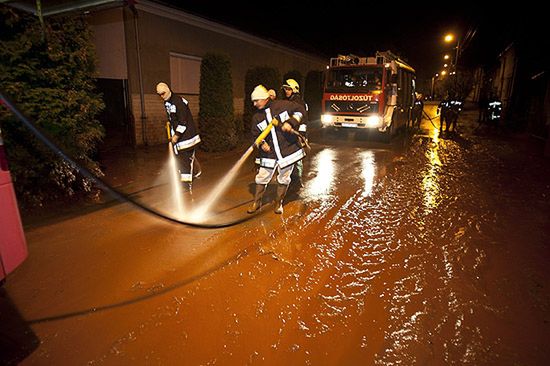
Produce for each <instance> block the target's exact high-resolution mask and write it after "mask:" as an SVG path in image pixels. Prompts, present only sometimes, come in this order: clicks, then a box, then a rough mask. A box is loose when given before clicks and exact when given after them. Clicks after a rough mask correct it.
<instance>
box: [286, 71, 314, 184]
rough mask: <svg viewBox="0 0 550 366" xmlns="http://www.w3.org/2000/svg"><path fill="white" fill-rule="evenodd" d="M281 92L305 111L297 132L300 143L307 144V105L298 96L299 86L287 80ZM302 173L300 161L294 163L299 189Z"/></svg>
mask: <svg viewBox="0 0 550 366" xmlns="http://www.w3.org/2000/svg"><path fill="white" fill-rule="evenodd" d="M283 90H284V92H285V97H286V99H287V100H290V101H291V102H294V103H298V104H300V105H301V106H302V107H304V110H305V111H306V114H305V115H304V118H302V121H301V123H300V126H299V127H298V132H299V133H300V135H302V137H303V140H302V141H304V144H305V142H307V122H308V115H307V113H308V106H307V103H306V102H305V101H304V99H303V98H302V96H301V95H300V85H299V84H298V82H297V81H296V80H294V79H287V80H286V82H285V83H284V84H283ZM303 173H304V164H303V162H302V160H300V161H299V162H297V163H296V169H295V174H293V175H294V176H295V177H296V180H297V183H298V185H299V186H300V187H303V182H302V175H303Z"/></svg>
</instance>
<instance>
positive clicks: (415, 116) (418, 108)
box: [412, 93, 424, 128]
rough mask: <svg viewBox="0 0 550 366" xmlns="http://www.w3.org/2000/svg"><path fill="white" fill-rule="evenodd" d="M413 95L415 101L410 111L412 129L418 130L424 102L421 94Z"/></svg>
mask: <svg viewBox="0 0 550 366" xmlns="http://www.w3.org/2000/svg"><path fill="white" fill-rule="evenodd" d="M414 94H415V100H414V106H413V110H412V127H414V126H418V128H420V122H422V112H423V111H424V101H423V100H422V94H420V93H414Z"/></svg>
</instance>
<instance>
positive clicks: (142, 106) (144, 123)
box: [130, 6, 147, 146]
mask: <svg viewBox="0 0 550 366" xmlns="http://www.w3.org/2000/svg"><path fill="white" fill-rule="evenodd" d="M130 9H132V13H133V14H134V35H135V41H136V52H137V64H138V80H139V101H140V111H141V117H140V119H141V132H142V142H143V144H144V145H145V146H147V115H146V114H145V94H144V92H143V73H142V70H141V48H140V46H139V27H138V12H137V9H136V7H135V6H131V7H130Z"/></svg>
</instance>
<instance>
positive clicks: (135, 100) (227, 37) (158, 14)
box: [93, 1, 327, 145]
mask: <svg viewBox="0 0 550 366" xmlns="http://www.w3.org/2000/svg"><path fill="white" fill-rule="evenodd" d="M106 12H110V11H106ZM117 12H121V14H122V15H120V13H117V14H116V16H118V22H119V24H120V25H122V24H124V37H123V39H121V37H116V38H112V39H109V37H107V36H101V34H99V33H98V36H97V41H96V42H97V43H96V44H97V47H98V50H99V52H98V55H99V57H100V65H101V72H100V74H101V75H116V76H117V77H122V76H123V75H124V73H123V72H121V71H120V70H121V67H120V65H121V64H125V65H126V70H127V78H128V84H129V93H130V98H129V99H130V101H131V108H132V113H133V116H134V125H135V141H136V144H138V145H140V144H157V143H162V142H164V141H166V133H165V130H164V125H165V121H166V114H165V111H164V106H163V104H162V102H161V100H160V98H159V97H158V96H157V94H156V90H155V86H156V84H157V83H158V82H160V81H164V82H167V83H168V84H170V53H176V54H180V55H187V56H194V57H199V58H201V57H203V56H204V55H205V54H206V53H208V52H216V53H225V54H227V55H228V56H229V57H230V59H231V63H232V64H231V72H232V80H233V98H234V106H235V115H236V117H237V118H239V117H240V116H242V113H243V105H244V104H243V103H244V100H245V99H244V98H245V96H244V82H245V80H244V79H245V74H246V72H247V70H249V69H250V68H252V67H256V66H269V67H274V68H277V69H278V70H279V72H280V74H281V76H282V75H283V74H284V73H286V72H287V71H290V70H299V71H300V72H301V73H302V74H303V75H304V76H305V75H306V74H307V73H308V72H309V71H311V70H323V69H324V68H325V66H326V63H327V60H325V59H322V58H319V57H317V56H313V55H310V54H306V53H302V52H300V51H297V50H293V49H290V48H287V47H284V46H282V45H279V44H276V43H273V42H270V41H267V40H264V39H261V38H258V37H256V36H253V35H250V34H247V33H244V32H241V31H238V30H236V29H233V28H230V27H226V26H223V25H220V24H217V23H214V22H211V21H208V20H205V19H203V18H200V17H196V16H193V15H190V14H187V13H185V12H183V11H179V10H176V9H173V8H169V7H166V6H162V5H159V4H156V3H152V2H148V1H140V2H139V3H138V4H137V5H136V11H132V9H131V8H129V7H124V8H120V9H117ZM103 13H104V12H99V13H97V15H94V16H93V17H94V18H95V17H99V16H100V19H101V17H102V18H108V15H105V14H103ZM136 15H137V18H136ZM110 16H111V17H115V15H112V14H110ZM136 19H137V21H136ZM95 23H96V24H97V23H100V20H97V21H95ZM111 27H113V26H112V25H111ZM95 29H97V30H99V31H100V32H101V31H102V28H101V27H98V26H95ZM136 30H137V32H136ZM121 44H123V45H124V46H123V48H124V50H125V54H124V55H120V54H119V53H118V54H117V55H116V56H114V55H110V54H109V52H106V51H107V50H109V49H118V48H119V47H120V46H121ZM138 44H139V57H138V47H137V45H138ZM113 58H116V59H117V60H118V61H120V62H119V63H116V62H113ZM121 60H124V62H122V61H121ZM139 61H141V68H140V67H139V66H140V65H139ZM140 69H141V72H140ZM140 80H141V83H140ZM142 89H143V93H142V92H141V90H142ZM183 97H185V98H186V99H187V100H189V102H190V107H191V111H192V113H193V116H194V117H195V119H197V117H198V110H199V100H198V95H197V94H183ZM142 100H143V103H142ZM199 127H200V126H199ZM144 131H145V133H144Z"/></svg>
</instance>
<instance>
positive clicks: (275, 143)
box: [247, 85, 306, 214]
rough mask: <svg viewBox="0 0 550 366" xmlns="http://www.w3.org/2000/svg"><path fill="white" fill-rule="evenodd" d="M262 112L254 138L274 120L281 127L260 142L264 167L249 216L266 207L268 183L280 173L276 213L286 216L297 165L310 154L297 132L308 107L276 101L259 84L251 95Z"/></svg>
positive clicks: (254, 124)
mask: <svg viewBox="0 0 550 366" xmlns="http://www.w3.org/2000/svg"><path fill="white" fill-rule="evenodd" d="M250 98H251V100H252V102H253V103H254V106H255V107H256V108H257V109H258V110H257V111H256V112H255V113H254V115H253V116H252V124H251V126H252V135H253V136H254V137H255V138H256V139H257V138H258V137H259V135H260V134H261V132H262V131H263V130H265V129H266V128H267V127H268V124H269V123H270V122H272V121H273V120H277V121H278V123H277V125H274V127H273V128H272V129H271V131H270V132H269V134H268V135H267V136H266V137H265V139H264V140H263V141H259V142H258V148H259V154H260V158H259V163H260V168H259V170H258V174H256V178H255V182H256V187H255V192H254V202H253V203H252V205H251V206H250V208H249V209H248V210H247V212H248V213H253V212H255V211H257V210H258V209H259V208H260V207H261V205H262V197H263V194H264V192H265V189H266V187H267V184H269V182H270V181H271V179H272V178H273V176H274V174H275V172H276V171H277V182H278V185H277V198H276V200H275V213H277V214H281V213H283V200H284V197H285V195H286V192H287V190H288V186H289V184H290V182H291V177H290V176H291V174H292V171H293V170H294V165H295V164H296V163H297V162H298V161H300V160H301V159H303V158H304V156H305V155H306V153H305V151H304V149H303V148H302V147H301V145H300V144H299V141H298V137H297V134H298V132H297V131H296V129H298V127H299V126H300V124H301V121H302V119H303V118H304V115H305V113H306V111H305V109H304V107H303V106H302V105H300V104H298V103H292V102H289V101H287V100H272V99H271V98H270V97H269V94H268V92H267V89H266V88H265V87H264V86H263V85H258V86H256V87H255V88H254V90H253V91H252V94H251V96H250Z"/></svg>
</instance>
